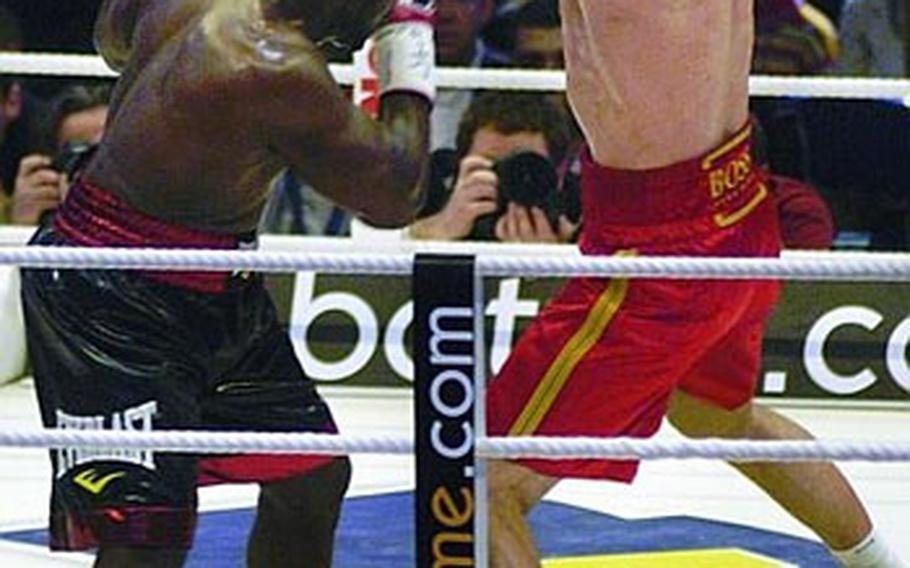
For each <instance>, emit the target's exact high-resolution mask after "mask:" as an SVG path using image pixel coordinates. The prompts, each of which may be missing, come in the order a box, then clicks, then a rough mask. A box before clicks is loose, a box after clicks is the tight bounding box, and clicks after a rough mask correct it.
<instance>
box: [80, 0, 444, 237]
mask: <svg viewBox="0 0 910 568" xmlns="http://www.w3.org/2000/svg"><path fill="white" fill-rule="evenodd" d="M393 4H394V0H347V1H346V2H343V3H335V2H324V1H323V0H106V1H105V3H104V5H103V6H102V13H101V18H100V19H99V23H98V27H97V30H96V39H97V43H98V47H99V49H100V51H101V53H102V55H103V56H105V58H106V59H107V60H108V61H109V62H110V63H112V64H113V65H114V66H115V67H121V68H122V76H121V80H120V83H119V85H118V88H117V91H116V93H115V96H114V100H113V104H112V108H111V113H110V120H109V124H108V128H107V133H106V136H105V139H104V142H103V143H102V145H101V147H100V148H99V151H98V153H97V155H96V158H95V159H94V160H93V162H92V164H91V165H90V166H89V168H88V170H87V171H86V179H87V180H88V181H89V182H90V183H93V184H95V185H98V186H100V187H102V188H104V189H106V190H108V191H110V192H112V193H114V194H116V195H118V196H119V197H121V198H123V199H125V200H126V201H127V203H128V204H130V205H131V206H132V207H134V208H135V209H138V210H140V211H142V212H144V213H147V214H150V215H152V216H154V217H157V218H160V219H163V220H165V221H169V222H173V223H178V224H180V225H184V226H189V227H192V228H198V229H205V230H211V231H217V232H224V233H241V232H247V231H250V230H252V229H254V228H255V226H256V223H257V221H258V219H259V214H260V211H261V208H262V206H263V203H264V201H265V199H266V197H267V195H266V193H267V188H268V185H269V181H270V180H271V179H272V178H273V177H274V176H275V175H276V174H277V173H278V172H279V171H280V170H281V169H282V168H283V167H285V166H287V165H291V166H293V167H295V168H296V169H297V170H298V171H299V172H300V174H301V175H302V176H303V177H304V179H306V180H307V182H309V183H310V184H312V185H313V186H314V187H315V188H316V189H317V190H318V191H320V192H322V193H324V194H325V195H326V196H328V197H329V198H331V199H332V200H334V201H335V202H337V203H339V204H340V205H342V206H344V207H347V208H349V209H351V210H352V211H354V212H356V213H358V214H360V215H362V216H364V217H365V218H366V219H368V220H370V221H372V222H374V223H376V224H379V225H397V224H402V223H406V222H407V221H409V219H410V216H411V214H412V212H413V208H414V203H415V200H416V199H417V197H418V191H417V190H416V187H417V186H418V178H419V176H420V172H421V162H422V160H423V157H424V156H423V153H425V148H424V143H423V139H424V138H425V136H426V128H425V126H424V123H425V120H424V118H425V114H426V112H427V111H428V109H429V104H428V102H427V101H425V100H423V99H422V98H420V97H416V96H411V95H408V94H392V95H390V96H387V97H385V98H384V99H383V109H382V111H383V116H382V119H381V121H380V122H375V121H372V120H371V119H369V118H367V117H366V115H364V114H363V113H361V112H359V111H358V110H357V109H356V108H355V107H353V106H352V105H351V104H350V102H349V101H348V99H347V98H346V97H345V96H344V94H343V93H342V92H341V90H340V88H339V87H338V85H337V84H336V83H335V81H334V80H333V78H332V77H331V75H330V73H329V70H328V68H327V65H326V61H325V58H324V56H323V51H322V48H323V47H324V45H323V44H329V43H331V44H336V45H337V44H348V46H350V47H354V46H356V45H355V44H358V43H359V42H361V41H362V40H363V39H365V37H367V35H368V34H369V33H370V31H372V30H373V29H374V28H375V27H376V25H377V24H378V23H379V22H380V20H382V19H383V18H384V17H385V15H386V14H387V13H388V12H389V10H390V9H391V8H392V6H393ZM137 22H138V23H137ZM133 27H135V28H136V29H135V31H133V29H132V28H133Z"/></svg>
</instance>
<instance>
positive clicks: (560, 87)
mask: <svg viewBox="0 0 910 568" xmlns="http://www.w3.org/2000/svg"><path fill="white" fill-rule="evenodd" d="M330 70H331V72H332V74H333V75H334V76H335V79H336V80H337V81H338V82H339V83H340V84H342V85H351V84H352V83H353V82H354V78H355V77H356V75H355V73H354V68H353V66H351V65H338V64H333V65H330ZM0 74H10V75H52V76H57V75H59V76H80V77H98V78H111V77H116V76H117V73H116V72H115V71H113V70H111V69H110V68H109V67H108V66H107V64H105V63H104V60H103V59H101V58H100V57H98V56H96V55H71V54H60V53H16V52H3V53H0ZM436 74H437V83H438V86H439V88H440V89H470V90H475V89H481V90H482V89H488V90H519V91H550V92H552V91H564V90H565V89H566V76H565V72H563V71H553V70H535V69H472V68H459V67H439V68H437V70H436ZM749 88H750V93H751V94H752V95H754V96H766V97H813V98H838V99H891V100H900V101H903V103H904V104H905V105H907V106H910V80H907V79H877V78H852V77H780V76H766V75H756V76H753V77H751V78H750V81H749Z"/></svg>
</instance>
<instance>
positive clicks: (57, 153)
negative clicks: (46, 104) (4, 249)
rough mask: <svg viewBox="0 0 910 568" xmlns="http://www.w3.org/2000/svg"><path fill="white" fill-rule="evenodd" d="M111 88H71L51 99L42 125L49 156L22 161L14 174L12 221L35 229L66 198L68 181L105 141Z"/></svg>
mask: <svg viewBox="0 0 910 568" xmlns="http://www.w3.org/2000/svg"><path fill="white" fill-rule="evenodd" d="M109 99H110V87H109V86H107V85H81V84H80V85H72V86H69V87H67V88H65V89H64V90H63V91H61V92H60V94H59V95H57V96H56V97H55V98H54V99H53V101H51V105H50V108H49V110H48V112H47V115H46V116H45V120H44V122H43V127H42V133H41V137H42V141H41V146H42V147H43V148H44V149H45V151H46V152H47V153H36V154H31V155H28V156H26V157H24V158H22V161H21V162H20V163H19V170H18V173H17V175H16V183H15V189H14V191H13V204H12V214H11V217H10V220H11V222H12V223H13V224H15V225H35V224H37V223H38V221H39V220H40V219H41V217H42V216H43V215H44V214H45V213H48V212H52V211H53V210H54V209H56V208H57V206H58V205H59V204H60V203H62V202H63V199H64V198H65V197H66V188H67V187H68V185H69V182H68V178H69V176H70V175H71V174H73V173H74V171H76V170H78V169H79V167H80V164H82V163H84V159H85V158H86V157H87V154H88V153H89V151H90V150H91V148H92V147H93V146H94V145H95V144H97V143H98V142H99V141H100V140H101V136H102V134H103V133H104V124H105V121H106V120H107V109H108V100H109Z"/></svg>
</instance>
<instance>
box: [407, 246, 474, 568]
mask: <svg viewBox="0 0 910 568" xmlns="http://www.w3.org/2000/svg"><path fill="white" fill-rule="evenodd" d="M477 281H478V277H477V276H476V275H475V261H474V257H471V256H446V255H417V257H416V260H415V266H414V280H413V297H414V318H415V319H414V322H415V324H414V335H413V338H414V373H415V377H414V396H415V402H414V409H415V410H414V411H415V417H414V418H415V420H414V427H415V430H416V431H415V433H414V440H415V449H416V458H417V459H416V463H417V471H416V479H417V491H416V496H415V506H416V514H415V519H414V520H415V523H416V530H415V534H416V539H415V543H416V547H417V550H416V560H417V564H416V565H417V567H418V568H437V567H440V566H481V567H483V566H485V563H483V564H481V563H478V562H477V560H478V556H477V549H483V550H482V556H481V559H482V558H483V556H485V555H486V543H485V538H484V539H482V540H484V542H479V541H478V539H477V538H476V536H475V530H476V525H477V523H475V518H477V514H478V508H479V507H480V508H483V509H484V512H485V505H483V504H481V503H482V502H484V501H485V496H486V491H485V489H481V490H480V491H478V489H477V488H476V486H475V483H476V482H477V481H478V475H477V474H478V473H480V474H481V475H480V477H479V481H480V483H481V484H483V483H484V482H485V478H484V475H483V473H484V469H483V468H482V467H481V468H480V469H479V470H478V467H477V464H475V460H474V449H475V438H476V432H477V428H476V423H475V420H476V416H475V411H476V407H477V406H479V405H477V404H476V401H477V400H478V399H477V393H476V389H475V379H476V378H477V377H478V376H481V375H482V373H480V370H482V358H481V357H479V356H478V351H479V349H478V347H477V345H476V341H475V340H476V339H478V337H480V338H482V336H478V330H477V328H478V325H479V321H480V320H482V317H483V313H482V299H478V297H477V296H478V284H477ZM481 418H482V415H481ZM478 495H480V496H483V497H484V498H483V499H479V498H478ZM483 532H484V533H485V530H484V531H483Z"/></svg>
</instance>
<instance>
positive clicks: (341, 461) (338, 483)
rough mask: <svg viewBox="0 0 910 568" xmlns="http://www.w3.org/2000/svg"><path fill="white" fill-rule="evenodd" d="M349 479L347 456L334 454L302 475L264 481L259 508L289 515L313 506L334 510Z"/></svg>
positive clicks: (349, 471) (338, 505) (349, 470)
mask: <svg viewBox="0 0 910 568" xmlns="http://www.w3.org/2000/svg"><path fill="white" fill-rule="evenodd" d="M350 482H351V462H350V460H349V459H348V458H347V457H341V458H336V459H334V460H332V461H331V462H329V463H328V464H326V465H324V466H322V467H320V468H317V469H314V470H313V471H310V472H307V473H306V474H304V475H298V476H295V477H291V478H288V479H284V480H282V481H277V482H274V483H267V484H264V485H263V486H262V491H261V493H260V495H259V505H260V509H262V508H269V509H272V510H274V511H275V512H278V513H282V512H283V514H290V515H294V514H304V513H303V510H309V511H312V507H314V506H318V507H324V508H326V509H327V510H336V511H337V509H338V508H340V503H341V500H342V499H343V498H344V494H345V492H346V491H347V489H348V486H349V485H350Z"/></svg>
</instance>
